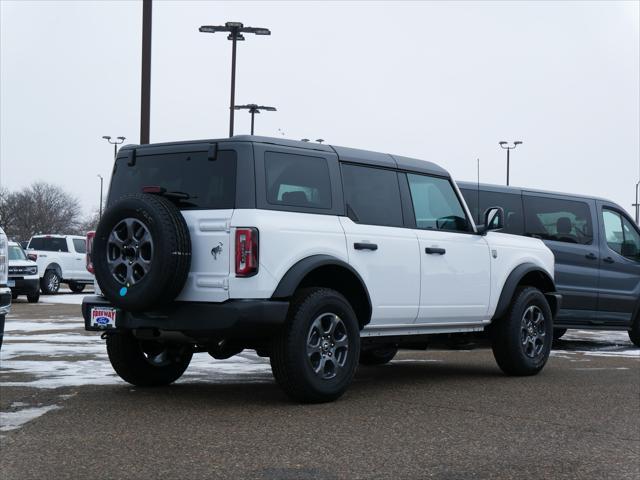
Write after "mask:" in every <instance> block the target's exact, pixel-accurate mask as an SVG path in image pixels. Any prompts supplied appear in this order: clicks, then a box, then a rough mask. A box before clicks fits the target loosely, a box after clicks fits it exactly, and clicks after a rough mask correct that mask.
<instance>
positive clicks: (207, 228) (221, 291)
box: [176, 210, 233, 302]
mask: <svg viewBox="0 0 640 480" xmlns="http://www.w3.org/2000/svg"><path fill="white" fill-rule="evenodd" d="M181 213H182V216H183V217H184V219H185V221H186V222H187V226H188V227H189V234H190V236H191V268H190V270H189V276H188V278H187V281H186V282H185V284H184V287H183V289H182V292H181V293H180V295H178V297H177V298H176V300H178V301H194V302H223V301H225V300H227V299H228V298H229V272H230V268H231V255H230V250H231V248H232V247H231V243H232V240H231V235H230V232H231V217H232V215H233V210H182V211H181Z"/></svg>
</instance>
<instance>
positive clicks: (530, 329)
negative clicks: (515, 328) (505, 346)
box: [520, 305, 547, 358]
mask: <svg viewBox="0 0 640 480" xmlns="http://www.w3.org/2000/svg"><path fill="white" fill-rule="evenodd" d="M545 323H546V321H545V317H544V313H543V312H542V310H541V309H540V307H538V306H537V305H530V306H529V307H527V308H526V309H525V311H524V314H523V315H522V322H521V328H520V341H521V342H522V348H523V350H524V353H525V355H526V356H527V357H529V358H536V357H538V356H539V355H540V354H541V353H542V352H543V350H544V345H545V337H546V335H547V332H546V325H545Z"/></svg>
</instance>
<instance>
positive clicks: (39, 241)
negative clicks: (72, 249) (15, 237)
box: [29, 237, 69, 252]
mask: <svg viewBox="0 0 640 480" xmlns="http://www.w3.org/2000/svg"><path fill="white" fill-rule="evenodd" d="M29 248H33V249H34V250H42V251H44V252H68V251H69V249H68V248H67V239H66V238H55V237H39V238H33V239H31V242H30V243H29Z"/></svg>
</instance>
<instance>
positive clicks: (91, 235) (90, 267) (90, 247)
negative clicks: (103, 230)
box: [87, 232, 96, 273]
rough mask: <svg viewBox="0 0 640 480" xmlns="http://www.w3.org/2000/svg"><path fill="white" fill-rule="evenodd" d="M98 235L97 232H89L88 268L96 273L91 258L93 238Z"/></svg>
mask: <svg viewBox="0 0 640 480" xmlns="http://www.w3.org/2000/svg"><path fill="white" fill-rule="evenodd" d="M95 236H96V232H89V233H87V270H89V272H90V273H94V271H93V260H92V258H91V249H92V248H93V239H94V237H95Z"/></svg>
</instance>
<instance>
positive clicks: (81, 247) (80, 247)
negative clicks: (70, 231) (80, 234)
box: [73, 238, 87, 253]
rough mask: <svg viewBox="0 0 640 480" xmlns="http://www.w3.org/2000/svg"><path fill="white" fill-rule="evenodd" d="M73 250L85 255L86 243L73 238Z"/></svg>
mask: <svg viewBox="0 0 640 480" xmlns="http://www.w3.org/2000/svg"><path fill="white" fill-rule="evenodd" d="M73 248H74V249H75V251H76V252H77V253H87V241H86V240H83V239H80V238H74V239H73Z"/></svg>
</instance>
